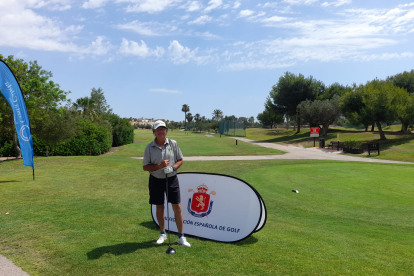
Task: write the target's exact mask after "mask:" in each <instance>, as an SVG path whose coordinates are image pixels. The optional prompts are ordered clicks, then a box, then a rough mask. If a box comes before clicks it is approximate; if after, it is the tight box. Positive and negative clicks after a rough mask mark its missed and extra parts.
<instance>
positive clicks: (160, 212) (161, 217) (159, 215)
mask: <svg viewBox="0 0 414 276" xmlns="http://www.w3.org/2000/svg"><path fill="white" fill-rule="evenodd" d="M156 206H157V220H158V224H159V225H160V230H161V232H165V218H164V205H156ZM181 222H182V217H181Z"/></svg>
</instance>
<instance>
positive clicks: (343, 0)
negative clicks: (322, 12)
mask: <svg viewBox="0 0 414 276" xmlns="http://www.w3.org/2000/svg"><path fill="white" fill-rule="evenodd" d="M351 3H352V0H337V1H333V2H324V3H323V4H322V7H329V6H334V7H339V6H342V5H347V4H351Z"/></svg>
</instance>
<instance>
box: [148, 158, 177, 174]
mask: <svg viewBox="0 0 414 276" xmlns="http://www.w3.org/2000/svg"><path fill="white" fill-rule="evenodd" d="M169 164H170V161H169V160H164V161H162V162H161V163H159V164H157V165H152V164H148V165H145V166H142V169H143V170H144V171H147V172H153V171H156V170H159V169H162V168H165V167H168V165H169ZM175 164H177V163H175Z"/></svg>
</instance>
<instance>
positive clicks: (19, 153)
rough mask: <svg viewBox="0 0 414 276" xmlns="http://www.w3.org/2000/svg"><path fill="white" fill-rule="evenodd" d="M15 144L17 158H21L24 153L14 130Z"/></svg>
mask: <svg viewBox="0 0 414 276" xmlns="http://www.w3.org/2000/svg"><path fill="white" fill-rule="evenodd" d="M13 127H14V126H13ZM13 144H14V148H15V149H16V158H21V157H22V151H21V150H20V147H19V142H18V141H17V134H16V131H14V130H13Z"/></svg>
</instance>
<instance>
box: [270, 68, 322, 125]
mask: <svg viewBox="0 0 414 276" xmlns="http://www.w3.org/2000/svg"><path fill="white" fill-rule="evenodd" d="M324 91H325V85H324V84H323V83H322V82H320V81H317V80H315V79H314V78H313V77H312V76H310V77H308V78H305V77H304V76H303V75H302V74H299V75H298V76H296V75H295V74H293V73H289V72H286V73H285V75H284V76H281V77H280V78H279V81H278V83H277V84H275V85H273V87H272V90H271V91H270V98H271V99H272V100H273V104H274V105H275V106H276V108H277V109H278V113H282V114H285V115H287V116H290V117H296V121H297V125H298V130H297V132H298V133H299V132H300V116H298V114H297V109H296V107H297V106H298V104H300V103H301V102H303V101H306V100H310V101H313V100H315V99H316V98H317V97H318V96H319V95H321V94H323V92H324Z"/></svg>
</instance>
